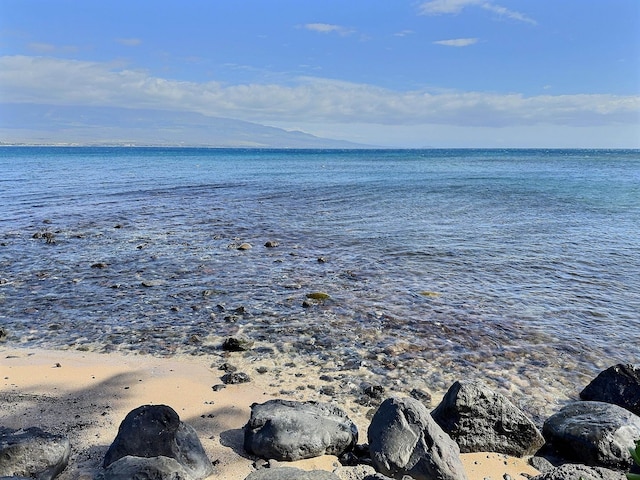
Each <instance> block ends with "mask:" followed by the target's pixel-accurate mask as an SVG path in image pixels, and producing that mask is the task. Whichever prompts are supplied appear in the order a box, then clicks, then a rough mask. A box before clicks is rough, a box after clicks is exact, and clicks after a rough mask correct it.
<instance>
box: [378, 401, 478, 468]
mask: <svg viewBox="0 0 640 480" xmlns="http://www.w3.org/2000/svg"><path fill="white" fill-rule="evenodd" d="M368 438H369V450H370V452H371V459H372V460H373V464H374V466H375V467H376V469H377V470H378V471H379V472H381V473H383V474H384V475H387V476H389V477H392V478H402V477H403V476H404V475H409V476H411V477H412V478H414V479H416V480H435V479H437V480H466V478H467V476H466V474H465V471H464V468H463V466H462V462H461V461H460V449H459V448H458V445H456V443H455V442H454V441H453V440H451V438H450V437H449V435H447V434H446V433H445V432H444V431H443V430H442V429H441V428H440V427H439V426H438V424H437V423H436V422H435V420H433V418H432V417H431V415H429V411H428V410H427V408H426V407H425V406H424V405H423V404H422V403H421V402H419V401H418V400H415V399H413V398H389V399H387V400H385V401H384V402H382V404H381V405H380V407H379V408H378V410H377V411H376V413H375V414H374V416H373V418H372V419H371V424H370V425H369V430H368Z"/></svg>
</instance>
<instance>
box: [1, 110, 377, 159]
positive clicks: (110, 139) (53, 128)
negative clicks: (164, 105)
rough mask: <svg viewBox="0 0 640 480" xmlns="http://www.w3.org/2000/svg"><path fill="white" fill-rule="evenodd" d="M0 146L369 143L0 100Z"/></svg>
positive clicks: (171, 115) (177, 116)
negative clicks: (1, 101)
mask: <svg viewBox="0 0 640 480" xmlns="http://www.w3.org/2000/svg"><path fill="white" fill-rule="evenodd" d="M0 144H78V145H158V146H169V145H171V146H180V145H184V146H206V147H255V148H367V147H370V146H368V145H362V144H357V143H352V142H347V141H342V140H332V139H327V138H320V137H316V136H313V135H310V134H307V133H303V132H299V131H287V130H283V129H281V128H275V127H267V126H265V125H259V124H257V123H251V122H244V121H240V120H233V119H230V118H219V117H207V116H205V115H201V114H198V113H189V112H174V111H168V110H153V109H127V108H117V107H77V106H60V105H36V104H26V103H0Z"/></svg>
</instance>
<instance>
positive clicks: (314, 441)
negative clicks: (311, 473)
mask: <svg viewBox="0 0 640 480" xmlns="http://www.w3.org/2000/svg"><path fill="white" fill-rule="evenodd" d="M357 439H358V429H357V428H356V426H355V424H354V423H353V422H352V421H351V420H350V419H349V417H347V414H346V413H345V412H344V411H343V410H341V409H340V408H338V407H336V406H333V405H330V404H328V403H320V402H294V401H288V400H279V399H278V400H269V401H268V402H265V403H262V404H258V403H254V404H253V405H251V417H250V418H249V421H248V422H247V424H246V425H245V427H244V448H245V450H246V451H247V452H248V453H252V454H254V455H257V456H259V457H262V458H270V459H275V460H287V461H291V460H300V459H303V458H312V457H317V456H320V455H341V454H343V453H344V452H346V451H349V450H351V449H352V448H353V447H354V445H355V444H356V441H357Z"/></svg>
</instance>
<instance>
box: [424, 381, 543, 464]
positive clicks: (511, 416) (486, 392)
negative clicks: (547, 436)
mask: <svg viewBox="0 0 640 480" xmlns="http://www.w3.org/2000/svg"><path fill="white" fill-rule="evenodd" d="M431 416H432V417H433V419H434V420H435V421H436V422H437V423H438V425H440V427H441V428H442V429H443V430H444V431H445V432H447V433H448V434H449V435H450V436H451V438H452V439H453V440H454V441H455V442H456V443H457V444H458V446H459V447H460V451H461V452H463V453H470V452H497V453H504V454H507V455H512V456H515V457H524V456H526V455H532V454H533V453H535V452H536V451H538V449H539V448H540V447H542V445H544V438H543V437H542V434H541V433H540V431H539V430H538V429H537V428H536V426H535V425H534V423H533V422H532V421H531V420H529V418H527V416H526V415H525V414H524V413H523V412H522V411H521V410H520V409H519V408H517V407H516V406H515V405H513V404H512V403H511V402H510V401H509V400H508V399H507V398H506V397H505V396H504V395H502V394H500V393H496V392H493V391H491V390H490V389H489V388H487V387H486V386H484V385H482V384H480V383H477V382H455V383H454V384H453V385H452V386H451V388H449V391H448V392H447V393H446V394H445V396H444V397H443V399H442V402H440V405H438V406H437V407H436V409H435V410H434V411H433V412H432V413H431Z"/></svg>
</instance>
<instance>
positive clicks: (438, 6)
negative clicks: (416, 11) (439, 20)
mask: <svg viewBox="0 0 640 480" xmlns="http://www.w3.org/2000/svg"><path fill="white" fill-rule="evenodd" d="M482 2H483V0H430V1H428V2H424V3H423V4H422V5H420V13H421V14H422V15H440V14H446V13H448V14H456V13H460V12H461V11H462V10H463V9H464V8H465V7H467V6H469V5H479V4H481V3H482Z"/></svg>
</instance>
